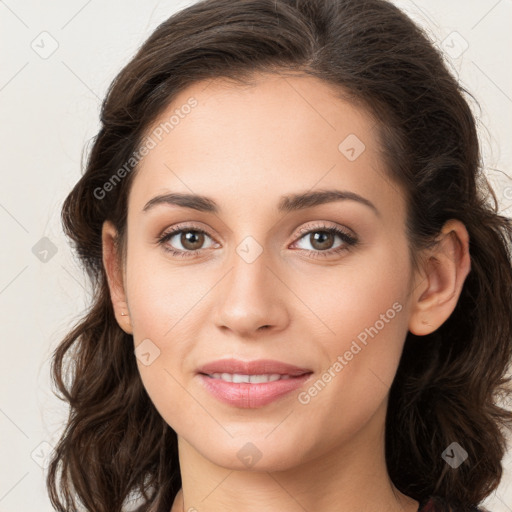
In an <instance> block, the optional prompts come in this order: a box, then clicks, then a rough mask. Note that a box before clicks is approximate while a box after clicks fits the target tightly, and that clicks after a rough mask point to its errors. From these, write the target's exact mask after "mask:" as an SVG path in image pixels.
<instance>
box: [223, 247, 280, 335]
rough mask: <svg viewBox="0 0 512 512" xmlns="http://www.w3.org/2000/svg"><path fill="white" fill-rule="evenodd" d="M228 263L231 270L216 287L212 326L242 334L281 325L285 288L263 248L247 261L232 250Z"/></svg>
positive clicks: (257, 333)
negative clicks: (251, 259)
mask: <svg viewBox="0 0 512 512" xmlns="http://www.w3.org/2000/svg"><path fill="white" fill-rule="evenodd" d="M231 263H232V266H231V271H230V272H228V274H227V275H226V276H225V278H224V279H222V281H221V282H220V283H219V285H218V286H217V287H216V288H218V290H217V297H216V300H215V314H214V318H215V324H216V326H217V327H218V328H219V329H220V330H222V331H225V332H232V333H233V334H235V335H236V336H237V337H245V338H251V337H254V336H258V335H259V333H263V332H267V333H270V332H279V331H281V330H283V329H285V328H286V326H287V325H288V322H289V311H288V308H287V305H286V290H287V288H286V286H285V285H284V284H283V282H282V280H280V279H279V277H278V276H277V275H276V274H277V272H275V271H274V270H272V269H271V268H270V267H269V266H268V263H269V262H268V261H267V258H266V257H265V252H263V253H262V254H261V255H260V256H259V257H258V258H257V259H256V260H255V261H252V262H250V263H248V262H247V261H245V260H244V259H243V258H242V257H240V256H239V255H238V254H236V253H235V254H234V255H233V258H232V261H231ZM281 279H282V278H281Z"/></svg>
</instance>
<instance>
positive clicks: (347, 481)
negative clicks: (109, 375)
mask: <svg viewBox="0 0 512 512" xmlns="http://www.w3.org/2000/svg"><path fill="white" fill-rule="evenodd" d="M206 86H207V88H206ZM191 96H193V97H194V98H196V100H197V101H198V105H197V106H196V107H195V108H194V109H193V110H192V112H191V113H190V114H188V115H187V116H184V118H183V119H181V120H180V122H179V124H178V125H177V126H176V127H175V128H174V130H173V131H172V132H170V133H169V135H168V136H166V137H165V138H163V140H162V141H161V142H160V143H159V144H158V145H157V146H156V147H155V148H153V149H152V150H151V151H150V152H149V154H148V155H147V156H146V157H145V158H144V159H143V161H142V162H141V164H140V168H139V169H138V171H137V174H136V176H135V178H134V181H133V184H132V188H131V191H130V195H129V201H128V218H127V246H126V249H127V256H126V259H125V260H124V261H123V262H119V259H118V254H116V252H115V248H114V245H113V240H114V237H115V235H116V231H115V228H114V227H113V226H112V224H111V223H110V222H105V224H104V226H103V247H104V264H105V268H106V270H107V274H108V279H109V286H110V290H111V295H112V302H113V305H114V309H115V313H116V318H117V320H118V323H119V325H120V326H121V327H122V328H123V329H124V330H125V331H126V332H128V333H130V334H133V339H134V346H135V347H138V346H139V344H141V342H142V341H143V340H146V339H149V340H151V343H152V344H153V345H151V346H152V347H158V350H159V351H160V353H159V355H158V357H156V359H154V361H152V362H151V364H149V365H147V366H146V365H144V364H142V363H141V361H140V360H139V359H137V364H138V367H139V371H140V376H141V378H142V381H143V384H144V386H145V388H146V390H147V392H148V394H149V396H150V398H151V400H152V401H153V403H154V405H155V407H156V408H157V410H158V411H159V413H160V414H161V415H162V417H163V418H164V419H165V421H166V422H167V423H168V424H169V425H170V426H171V427H172V428H173V429H174V430H175V431H176V433H177V435H178V442H179V458H180V467H181V473H182V481H183V487H182V490H181V491H180V492H179V493H178V496H177V497H176V500H175V502H174V505H173V507H172V512H178V511H182V510H183V511H185V510H187V511H188V510H197V511H200V512H201V511H208V512H220V511H222V512H225V511H226V510H238V511H243V512H255V511H261V510H279V511H281V512H298V511H302V512H303V511H304V510H306V511H311V512H312V511H315V512H326V511H330V512H332V511H333V510H343V511H344V512H355V511H361V510H379V511H386V512H394V511H401V512H404V511H405V512H413V511H414V512H415V511H416V510H417V509H418V502H417V501H415V500H413V499H411V498H409V497H407V496H405V495H403V494H401V493H400V492H399V491H398V490H397V489H396V488H394V486H393V484H392V483H391V481H390V480H389V476H388V473H387V469H386V464H385V457H384V422H385V415H386V409H387V400H388V393H389V388H390V385H391V383H392V381H393V378H394V375H395V373H396V369H397V366H398V363H399V359H400V355H401V352H402V348H403V343H404V340H405V337H406V334H407V332H408V331H411V332H413V333H414V334H417V335H424V334H428V333H430V332H432V331H434V330H435V329H437V328H438V327H439V326H440V325H441V324H442V323H443V322H444V321H445V320H446V319H447V318H448V317H449V316H450V314H451V313H452V311H453V309H454V308H455V305H456V303H457V300H458V297H459V295H460V291H461V288H462V285H463V282H464V279H465V278H466V276H467V274H468V272H469V269H470V259H469V251H468V235H467V231H466V229H465V227H464V225H463V224H461V223H460V222H459V221H456V220H452V221H449V222H447V223H446V225H445V226H444V227H443V230H442V232H441V234H440V237H439V244H438V245H437V246H436V247H435V248H433V249H430V250H429V251H428V252H426V251H425V252H424V253H422V254H421V255H420V256H421V258H420V260H421V264H420V268H418V269H414V268H413V266H412V264H411V259H410V253H409V247H408V240H407V237H406V231H405V220H406V217H405V196H404V193H403V191H402V189H401V188H400V186H399V185H398V184H397V183H394V182H392V181H391V179H390V178H389V177H388V176H387V173H386V169H385V166H384V161H383V157H382V154H381V153H380V151H379V144H378V137H377V132H376V126H375V122H374V121H373V120H372V118H371V117H370V116H369V115H368V113H367V112H365V111H364V110H361V108H359V107H356V106H355V105H353V104H351V103H349V102H347V101H344V100H341V99H339V97H337V96H336V93H335V91H334V90H333V89H332V88H331V86H329V85H327V84H325V83H324V82H322V81H320V80H318V79H316V78H312V77H304V76H299V75H297V76H288V77H283V76H281V75H279V74H274V75H271V74H263V75H258V79H257V82H256V83H255V85H253V86H250V87H248V86H240V85H236V84H233V83H230V82H226V81H224V80H215V81H212V82H210V83H208V84H207V83H204V82H203V83H196V84H194V85H193V86H190V87H189V88H188V89H186V90H185V91H182V93H181V94H180V95H178V96H177V97H176V98H175V99H174V100H173V102H172V105H169V107H168V109H166V111H165V112H163V113H162V115H161V116H160V118H159V119H158V120H157V121H156V122H155V125H154V126H153V127H150V128H151V129H153V128H154V127H155V126H157V125H158V124H159V123H160V122H163V121H165V120H168V119H169V117H170V116H171V115H172V113H173V112H174V111H175V110H176V108H179V106H180V105H183V104H185V103H186V101H187V99H188V98H190V97H191ZM151 129H150V130H148V133H151ZM349 134H356V135H357V137H358V138H359V139H360V140H361V141H363V143H364V144H365V147H366V148H365V150H364V151H363V152H362V153H361V154H360V155H359V157H358V158H356V159H355V160H354V161H350V160H349V159H347V158H346V156H345V155H344V154H342V153H341V152H340V150H339V149H338V146H339V144H340V143H341V142H342V141H343V140H344V139H345V138H346V137H347V136H348V135H349ZM320 189H321V190H329V189H338V190H345V191H350V192H353V193H357V194H359V195H360V196H362V197H364V198H366V199H367V200H368V201H371V202H372V203H373V205H374V206H375V208H376V209H377V210H378V214H377V213H375V212H374V211H373V209H372V208H370V207H368V206H366V205H364V204H361V203H359V202H356V201H353V200H343V201H337V202H330V203H327V204H322V205H317V206H314V207H310V208H308V209H304V210H301V211H292V212H289V213H282V212H278V210H277V205H278V202H279V199H280V197H281V196H282V195H285V194H292V193H298V192H306V191H310V190H320ZM171 191H172V192H183V193H194V194H201V195H204V196H208V197H210V198H211V199H213V200H214V201H215V202H216V203H217V204H218V205H219V208H220V212H219V213H217V214H214V213H211V212H199V211H196V210H194V209H191V208H185V207H179V206H171V205H165V204H160V205H158V206H155V207H154V208H151V209H150V210H148V211H146V212H143V208H144V205H145V204H146V203H147V202H148V201H149V200H150V199H152V198H153V197H155V196H157V195H159V194H163V193H167V192H171ZM184 223H187V224H189V223H193V224H194V226H193V228H192V229H194V228H195V229H198V228H199V229H203V230H205V231H206V232H207V236H205V238H204V240H203V242H202V245H201V242H198V243H196V247H200V250H199V253H198V254H196V255H193V256H191V257H187V258H182V257H179V256H173V255H171V254H170V253H168V252H166V251H165V250H164V247H163V246H162V245H159V244H158V243H157V242H156V240H157V238H158V236H159V235H160V234H162V233H163V232H164V231H169V228H171V227H173V226H176V225H178V224H184ZM318 226H327V227H332V226H336V227H339V228H340V229H343V230H345V231H347V230H348V232H349V233H352V234H355V235H356V236H357V238H358V240H359V244H356V245H355V246H353V247H348V248H346V250H344V251H343V252H341V253H338V254H331V255H330V256H327V257H322V255H321V254H316V256H317V257H315V253H320V252H322V246H319V244H318V242H316V243H315V241H314V239H313V238H312V235H313V234H314V233H315V232H316V231H319V229H318ZM315 228H316V231H315ZM185 229H187V228H186V227H185ZM301 229H304V231H303V232H299V231H300V230H301ZM306 230H307V231H309V234H305V233H306ZM320 231H321V232H323V231H322V230H321V229H320ZM248 236H251V237H253V238H254V239H255V240H256V241H257V243H258V244H259V246H260V248H261V249H262V252H261V254H260V255H259V257H257V258H256V259H255V260H254V261H253V262H251V263H248V262H247V261H246V260H244V258H242V257H241V256H240V255H239V254H238V253H237V251H236V248H237V246H239V244H240V243H241V242H242V240H244V239H245V238H246V237H248ZM183 242H184V240H183V238H181V243H180V235H179V234H178V235H177V236H175V237H174V238H173V239H172V241H171V240H170V241H167V242H166V244H167V246H170V245H172V246H173V247H174V248H175V249H176V250H182V251H185V250H187V248H188V250H189V251H190V250H191V249H190V247H192V248H193V246H191V245H189V246H185V245H182V243H183ZM185 243H186V241H185ZM330 244H331V245H329V241H328V242H327V243H326V245H325V248H324V249H323V250H324V251H329V250H332V249H331V248H334V249H335V248H337V247H338V246H341V245H343V244H344V242H343V240H341V239H340V238H339V237H338V236H337V235H336V236H334V238H333V239H332V241H331V242H330ZM319 247H320V248H319ZM396 303H399V305H400V306H401V310H400V312H397V313H396V315H394V318H393V319H392V320H389V321H388V322H386V323H385V326H384V327H383V328H382V329H380V330H379V332H378V334H377V335H375V337H373V338H369V339H368V343H367V345H366V346H363V348H362V350H361V351H360V352H358V353H357V355H355V356H354V357H353V358H352V360H350V361H348V363H347V364H346V366H344V367H343V369H342V370H341V371H339V372H338V373H336V376H335V377H334V378H332V380H331V381H330V382H329V383H328V384H327V385H326V386H325V387H324V389H322V390H321V392H319V393H318V394H317V395H316V396H314V397H312V398H311V400H310V402H309V403H307V404H302V403H300V402H299V400H298V398H297V395H298V392H292V393H289V394H288V395H286V396H285V397H283V398H281V399H279V400H277V401H275V402H273V403H271V404H268V405H265V406H263V407H259V408H255V409H243V408H237V407H233V406H231V405H227V404H224V403H221V402H220V401H218V400H217V399H216V398H215V397H213V396H212V395H211V394H209V393H208V392H207V391H206V390H205V389H204V387H203V386H202V383H201V381H200V379H199V377H198V375H197V374H196V370H197V368H198V367H199V366H200V365H202V364H205V363H207V362H210V361H213V360H217V359H221V358H225V357H237V358H239V359H244V360H252V359H260V358H269V359H276V360H280V361H284V362H288V363H290V364H294V365H297V366H300V367H306V368H309V369H311V370H312V371H313V376H312V377H311V381H313V382H314V381H316V380H317V379H318V378H320V377H321V376H322V374H323V373H324V372H325V371H326V370H327V369H328V368H329V367H332V365H333V363H334V362H335V361H336V360H337V357H338V356H339V355H343V354H344V353H345V352H346V351H347V350H349V349H350V346H351V343H352V341H353V340H355V339H357V336H358V334H360V333H361V332H363V331H364V330H365V328H368V327H370V326H374V325H376V321H377V320H379V319H380V318H381V315H382V314H385V313H386V311H388V310H389V309H390V308H392V305H393V304H396ZM123 313H124V315H123ZM264 325H266V326H267V327H266V328H264V329H260V327H261V326H264ZM146 343H147V342H146ZM311 381H310V382H309V383H307V384H305V385H304V387H303V389H301V390H299V391H304V390H306V391H307V389H309V387H310V386H311ZM248 442H250V443H253V444H254V445H255V446H256V447H257V449H258V450H259V452H260V453H261V459H260V460H259V461H258V462H257V463H256V464H255V465H254V466H252V467H248V466H247V465H246V464H245V463H244V462H243V461H242V460H240V459H239V458H238V456H237V453H238V452H239V450H240V449H241V448H242V447H244V446H245V445H246V443H248Z"/></svg>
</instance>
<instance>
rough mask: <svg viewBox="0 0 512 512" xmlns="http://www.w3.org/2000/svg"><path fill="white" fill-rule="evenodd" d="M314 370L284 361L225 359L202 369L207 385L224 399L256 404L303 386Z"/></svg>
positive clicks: (247, 405)
mask: <svg viewBox="0 0 512 512" xmlns="http://www.w3.org/2000/svg"><path fill="white" fill-rule="evenodd" d="M312 373H313V372H312V370H310V369H308V368H300V367H298V366H294V365H291V364H288V363H283V362H281V361H272V360H269V359H260V360H256V361H240V360H238V359H221V360H218V361H213V362H211V363H208V364H206V365H204V366H202V367H201V368H199V369H198V376H199V377H200V379H201V381H202V384H203V385H204V388H205V389H206V390H207V391H208V392H209V393H210V394H211V395H213V396H214V397H215V398H217V399H218V400H220V401H221V402H223V403H226V404H229V405H232V406H235V407H240V408H256V407H262V406H264V405H267V404H269V403H271V402H274V401H275V400H277V399H279V398H282V397H284V396H285V395H288V394H289V393H290V392H292V391H294V390H296V389H298V388H299V387H301V386H303V385H304V383H305V382H306V381H307V380H308V379H309V377H310V376H311V375H312Z"/></svg>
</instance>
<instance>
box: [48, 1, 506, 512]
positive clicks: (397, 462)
mask: <svg viewBox="0 0 512 512" xmlns="http://www.w3.org/2000/svg"><path fill="white" fill-rule="evenodd" d="M256 71H273V72H276V73H279V72H282V73H285V72H300V73H303V74H307V75H311V76H315V77H318V78H320V79H322V80H324V81H325V82H326V83H329V84H332V85H334V86H337V87H339V90H340V92H343V94H345V95H347V94H349V95H350V98H351V99H352V100H353V101H357V102H358V103H359V104H360V105H362V106H363V107H364V108H366V109H367V111H368V112H370V113H371V114H372V115H373V116H374V117H375V118H376V119H377V120H378V123H379V126H380V132H381V139H382V141H381V142H382V150H383V154H384V155H385V159H386V163H387V166H388V169H389V175H390V177H391V178H392V179H394V180H396V181H397V182H398V183H400V184H402V185H403V187H404V190H406V201H407V208H408V212H407V221H408V224H407V227H408V237H409V240H410V245H411V248H412V250H413V253H414V252H415V251H417V250H418V249H421V248H422V247H425V246H427V245H428V244H429V243H431V242H432V241H433V240H434V238H435V237H436V235H437V234H438V233H439V231H440V229H441V227H442V225H443V224H444V222H445V221H447V220H448V219H451V218H455V219H459V220H460V221H462V222H463V223H464V224H465V226H466V228H467V230H468V232H469V236H470V255H471V261H472V263H471V271H470V273H469V275H468V277H467V279H466V281H465V283H464V287H463V290H462V293H461V296H460V298H459V301H458V304H457V306H456V309H455V310H454V312H453V314H452V315H451V316H450V318H449V319H448V320H447V321H446V322H445V323H444V324H443V325H442V326H441V327H440V328H439V329H437V330H436V331H435V332H433V333H432V334H430V335H427V336H422V337H416V336H414V335H412V334H411V333H408V335H407V339H406V342H405V347H404V351H403V356H402V359H401V361H400V365H399V368H398V372H397V374H396V377H395V380H394V382H393V385H392V388H391V391H390V398H389V406H388V413H387V418H386V440H385V441H386V460H387V467H388V471H389V475H390V477H391V479H392V481H393V483H394V484H395V486H396V487H397V488H398V489H399V490H400V491H401V492H403V493H404V494H406V495H409V496H411V497H413V498H415V499H417V500H419V501H420V500H424V499H425V498H426V497H427V496H430V495H437V496H439V497H441V498H444V499H445V500H446V501H447V502H449V503H451V504H453V505H454V506H461V507H469V506H471V505H476V504H478V503H480V502H481V500H482V499H484V498H485V497H486V496H488V495H489V494H490V493H491V491H493V490H494V489H495V488H496V487H497V486H498V484H499V482H500V478H501V475H502V465H501V460H502V458H503V456H504V453H505V450H506V443H505V437H504V431H505V429H504V428H503V427H506V428H508V427H509V426H510V423H511V421H512V413H510V412H508V411H507V410H506V409H504V408H502V407H500V404H499V401H498V398H499V397H500V396H502V397H508V396H509V395H508V394H507V393H508V391H507V388H506V386H505V385H506V384H508V380H507V379H506V378H505V377H506V370H507V366H508V364H509V362H510V361H511V358H512V306H511V302H512V301H511V299H512V265H511V253H510V248H511V246H512V226H511V222H510V219H508V218H506V217H504V216H502V215H500V214H499V212H498V204H497V200H496V197H495V195H494V192H493V191H492V189H491V188H490V187H489V186H488V183H487V181H486V180H485V174H484V170H483V167H482V162H481V158H480V151H479V143H478V137H477V131H476V124H475V120H474V117H473V115H472V113H471V110H470V108H469V106H468V102H467V100H466V97H467V94H468V93H467V92H466V91H465V90H464V89H463V88H462V87H461V86H460V85H459V83H458V82H457V80H456V79H454V78H453V77H452V76H451V74H450V73H449V72H448V70H447V68H446V66H445V64H444V62H443V57H442V55H441V54H440V53H439V51H438V50H437V49H436V48H435V46H434V45H433V44H432V43H431V42H430V41H429V39H428V38H427V37H426V35H425V34H424V33H423V32H422V30H420V29H419V28H418V27H417V26H416V25H415V24H414V23H413V22H412V21H411V20H410V19H409V18H408V17H407V16H406V15H405V14H404V13H402V12H401V11H400V10H399V9H397V8H396V7H395V6H393V5H392V4H390V3H388V2H386V1H384V0H365V1H364V2H362V1H360V0H238V1H233V0H204V1H200V2H197V3H195V4H193V5H191V6H190V7H188V8H186V9H184V10H182V11H180V12H178V13H176V14H174V15H173V16H171V17H170V18H169V19H168V20H166V21H164V22H163V23H162V24H161V25H160V26H159V27H158V28H157V29H156V30H155V31H154V32H153V34H152V35H151V36H150V37H149V39H148V40H147V41H146V42H145V43H144V44H143V46H142V47H141V48H140V49H139V51H138V52H137V53H136V55H135V56H134V57H133V59H132V60H131V61H130V62H129V63H128V64H127V65H126V66H125V67H124V69H122V71H121V72H120V73H119V75H118V76H117V77H116V78H115V80H114V81H113V83H112V84H111V86H110V89H109V91H108V94H107V96H106V98H105V100H104V102H103V105H102V110H101V129H100V131H99V133H98V134H97V136H96V137H95V140H94V143H93V145H92V149H91V151H90V154H89V158H88V161H87V166H86V168H85V172H84V174H83V176H82V177H81V179H80V180H79V181H78V183H77V184H76V186H75V187H74V188H73V190H72V191H71V193H70V194H69V195H68V197H67V198H66V200H65V202H64V205H63V209H62V220H63V225H64V229H65V232H66V234H67V235H68V236H69V237H70V238H71V241H72V243H73V246H74V248H75V250H76V251H77V254H78V255H79V257H80V259H81V262H82V263H83V265H84V267H85V269H86V270H87V272H88V275H89V276H90V278H91V280H92V283H93V286H94V290H95V293H94V297H93V301H92V304H91V307H90V309H89V310H88V311H87V312H86V314H85V315H84V317H83V318H82V320H81V321H79V322H78V323H77V325H75V326H74V328H73V330H72V331H71V332H70V333H69V334H68V335H67V336H66V338H65V339H64V340H63V341H62V342H61V344H60V345H59V346H58V348H57V349H56V350H55V353H54V358H53V362H52V376H53V379H54V381H55V385H56V387H57V389H58V392H60V396H61V397H62V399H63V400H65V401H67V402H68V403H69V405H70V412H69V420H68V422H67V425H66V427H65V430H64V432H63V434H62V437H61V438H60V440H59V443H58V445H57V446H56V447H55V452H54V456H53V458H52V460H51V463H50V466H49V472H48V477H47V486H48V491H49V495H50V499H51V501H52V503H53V505H54V506H55V507H56V509H57V510H59V511H61V512H63V511H69V510H75V509H76V508H77V505H78V504H79V503H80V504H81V505H82V506H83V507H85V510H88V511H91V512H118V511H121V510H122V509H123V507H124V506H125V504H126V502H127V500H128V499H129V498H130V497H132V498H133V497H135V496H138V497H139V498H141V499H142V500H143V501H144V502H145V503H146V504H147V506H148V507H150V506H154V507H155V509H156V510H158V511H159V512H168V511H169V510H170V507H171V505H172V502H173V500H174V498H175V496H176V493H177V491H178V490H179V488H180V486H181V477H180V469H179V461H178V453H177V437H176V433H175V432H174V431H173V430H172V429H171V428H170V426H169V425H167V424H166V422H165V421H164V420H163V418H162V417H161V416H160V415H159V413H158V412H157V410H156V409H155V407H154V406H153V404H152V402H151V400H150V399H149V397H148V395H147V393H146V391H145V389H144V387H143V385H142V382H141V379H140V376H139V373H138V369H137V365H136V360H135V356H134V347H133V339H132V336H129V335H127V334H126V333H125V332H124V331H123V330H122V329H121V328H120V327H119V326H118V324H117V322H116V320H115V317H114V313H113V308H112V304H111V300H110V293H109V288H108V285H107V279H106V274H105V270H104V268H103V264H102V246H101V228H102V224H103V222H104V221H105V220H107V219H108V220H111V221H112V222H113V223H114V225H115V226H116V228H117V230H118V232H119V247H120V248H121V249H122V247H123V240H124V234H125V228H126V218H127V197H128V192H129V190H130V184H131V182H132V180H133V176H134V174H135V173H136V171H137V165H136V163H137V162H136V159H134V158H133V155H134V153H136V151H137V149H138V148H139V147H140V145H141V143H142V139H143V137H144V134H145V131H146V130H147V129H148V127H149V126H150V125H151V123H152V122H153V121H154V120H155V118H156V117H157V116H158V115H159V113H161V112H162V111H163V110H164V109H165V108H166V107H167V106H168V105H169V103H170V102H171V101H172V100H173V98H174V97H175V96H176V95H177V94H178V93H179V92H180V91H182V90H183V89H185V88H186V87H187V86H189V85H191V84H193V83H194V82H198V81H200V80H207V79H214V78H218V77H223V78H231V79H233V80H235V81H238V82H243V81H244V80H245V81H248V80H250V78H251V75H252V74H253V73H254V72H256ZM127 162H128V164H127ZM120 169H124V172H120V171H119V170H120ZM107 182H108V183H110V186H109V187H108V188H107V187H105V184H106V183H107ZM452 442H458V443H459V444H460V445H461V446H462V447H463V448H464V449H465V450H466V452H467V453H468V463H464V464H462V465H460V466H459V467H458V468H457V469H453V468H451V467H449V466H448V465H447V464H446V462H445V461H444V460H443V458H442V456H441V454H442V452H443V450H445V448H446V447H448V446H449V445H450V444H451V443H452Z"/></svg>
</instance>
